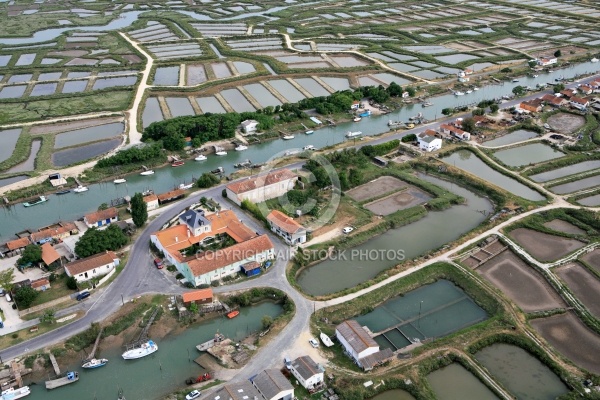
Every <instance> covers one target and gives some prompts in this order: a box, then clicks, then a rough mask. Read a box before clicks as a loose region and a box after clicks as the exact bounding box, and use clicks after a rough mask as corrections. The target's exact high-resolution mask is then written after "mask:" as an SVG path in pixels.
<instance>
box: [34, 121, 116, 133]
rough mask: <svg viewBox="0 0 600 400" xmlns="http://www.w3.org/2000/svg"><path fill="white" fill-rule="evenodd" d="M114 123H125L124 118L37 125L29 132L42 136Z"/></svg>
mask: <svg viewBox="0 0 600 400" xmlns="http://www.w3.org/2000/svg"><path fill="white" fill-rule="evenodd" d="M113 122H123V118H122V117H108V118H93V119H86V120H80V121H73V122H61V123H58V124H51V125H35V126H32V127H31V129H30V130H29V133H30V134H32V135H40V134H45V133H58V132H66V131H72V130H76V129H83V128H88V127H90V126H97V125H106V124H112V123H113Z"/></svg>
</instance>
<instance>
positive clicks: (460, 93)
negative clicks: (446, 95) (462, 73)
mask: <svg viewBox="0 0 600 400" xmlns="http://www.w3.org/2000/svg"><path fill="white" fill-rule="evenodd" d="M454 95H455V96H464V95H465V93H464V92H461V91H458V92H454Z"/></svg>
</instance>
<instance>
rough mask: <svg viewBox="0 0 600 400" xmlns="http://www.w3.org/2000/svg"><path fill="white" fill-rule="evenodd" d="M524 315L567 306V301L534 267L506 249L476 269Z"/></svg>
mask: <svg viewBox="0 0 600 400" xmlns="http://www.w3.org/2000/svg"><path fill="white" fill-rule="evenodd" d="M477 271H478V272H479V273H480V274H482V275H483V276H484V277H485V278H486V279H487V280H489V281H490V282H491V283H492V284H493V285H494V286H496V287H497V288H498V289H500V290H502V292H504V293H505V294H506V295H507V296H508V297H509V298H510V299H511V300H513V301H514V302H515V303H516V304H517V305H518V306H519V307H521V309H522V310H523V311H525V312H535V311H545V310H552V309H555V308H560V307H564V305H565V304H564V302H563V301H562V299H561V298H560V296H559V295H558V293H556V292H555V291H554V290H553V289H552V287H550V285H549V284H548V283H547V282H546V280H545V279H544V277H543V276H541V275H540V274H539V273H538V272H537V271H536V270H534V269H533V267H530V266H529V265H527V264H526V263H525V262H524V261H523V260H521V259H520V258H519V257H518V256H517V255H515V254H514V253H513V252H512V251H510V250H506V251H504V252H503V253H500V254H499V255H497V256H496V257H494V258H492V259H491V260H489V261H487V262H485V263H484V264H482V265H481V267H479V268H478V269H477Z"/></svg>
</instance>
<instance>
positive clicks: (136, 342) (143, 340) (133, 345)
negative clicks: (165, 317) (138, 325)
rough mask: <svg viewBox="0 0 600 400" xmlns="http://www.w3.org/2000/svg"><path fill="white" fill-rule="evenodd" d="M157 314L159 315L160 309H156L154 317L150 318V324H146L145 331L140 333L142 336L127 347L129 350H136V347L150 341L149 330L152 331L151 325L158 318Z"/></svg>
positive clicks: (153, 313)
mask: <svg viewBox="0 0 600 400" xmlns="http://www.w3.org/2000/svg"><path fill="white" fill-rule="evenodd" d="M156 314H158V307H155V308H154V311H153V312H152V315H151V316H150V319H149V320H148V323H147V324H146V326H144V329H142V331H141V332H140V335H139V336H138V338H137V340H135V341H133V342H131V343H129V344H127V345H126V348H127V349H128V350H129V349H131V348H134V347H139V346H140V345H141V344H142V343H144V342H146V341H147V340H148V335H147V333H148V329H150V325H152V322H154V318H156Z"/></svg>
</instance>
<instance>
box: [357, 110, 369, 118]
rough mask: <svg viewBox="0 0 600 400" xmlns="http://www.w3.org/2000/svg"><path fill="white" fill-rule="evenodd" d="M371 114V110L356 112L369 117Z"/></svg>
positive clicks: (360, 115)
mask: <svg viewBox="0 0 600 400" xmlns="http://www.w3.org/2000/svg"><path fill="white" fill-rule="evenodd" d="M370 115H371V110H367V111H365V112H363V113H360V114H358V116H359V117H363V118H364V117H369V116H370Z"/></svg>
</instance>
